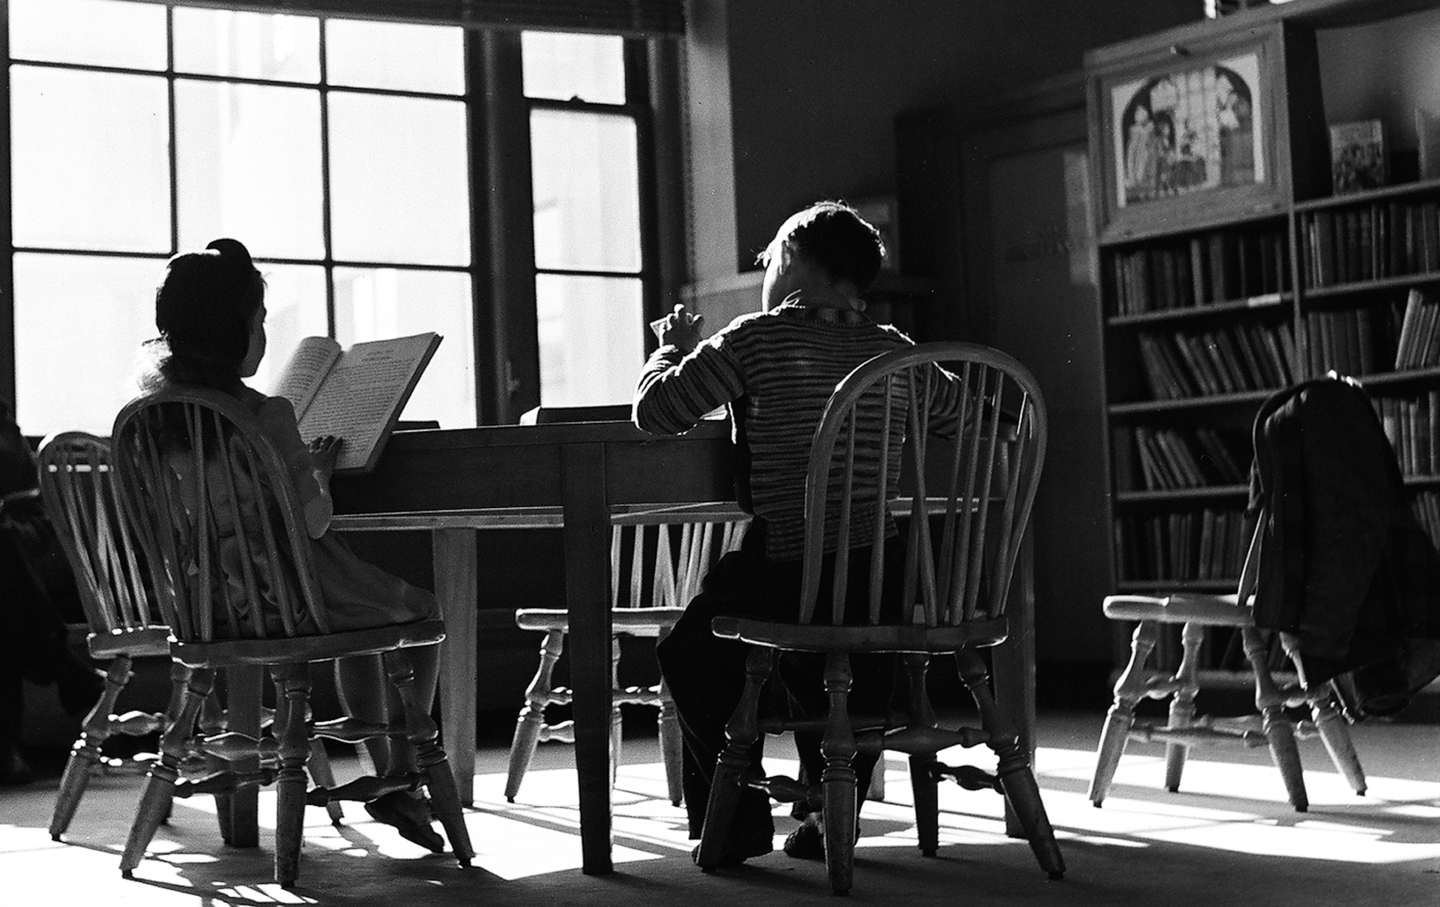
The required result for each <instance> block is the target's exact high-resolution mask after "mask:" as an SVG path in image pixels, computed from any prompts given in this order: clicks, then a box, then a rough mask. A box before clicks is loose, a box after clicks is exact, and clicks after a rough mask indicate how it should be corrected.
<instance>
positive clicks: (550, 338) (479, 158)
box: [7, 0, 655, 434]
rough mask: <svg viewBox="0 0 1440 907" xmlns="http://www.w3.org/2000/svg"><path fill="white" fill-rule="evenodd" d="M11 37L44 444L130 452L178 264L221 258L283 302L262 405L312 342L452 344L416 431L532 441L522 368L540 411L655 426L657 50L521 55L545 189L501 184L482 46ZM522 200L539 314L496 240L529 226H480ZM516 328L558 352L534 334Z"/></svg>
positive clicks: (103, 10) (33, 384)
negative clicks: (651, 257) (508, 279)
mask: <svg viewBox="0 0 1440 907" xmlns="http://www.w3.org/2000/svg"><path fill="white" fill-rule="evenodd" d="M8 10H9V15H8V22H7V25H8V29H9V45H10V61H9V70H8V71H9V103H10V113H11V130H10V148H9V160H10V169H11V180H10V184H11V202H12V205H11V207H12V222H11V230H12V241H13V248H12V249H11V250H10V251H11V256H12V257H11V263H12V268H11V271H12V272H13V295H11V296H10V298H11V299H13V309H12V314H13V320H14V338H15V342H14V349H13V356H14V358H13V363H14V381H15V385H14V393H15V401H16V414H17V417H18V419H19V421H20V424H21V426H22V427H23V428H24V430H25V431H26V432H27V433H31V434H39V433H46V432H50V431H56V430H61V429H68V428H85V429H89V430H92V431H101V432H104V431H106V430H108V428H109V423H110V420H111V419H112V418H113V415H114V413H115V412H116V410H117V409H118V408H119V406H120V405H121V404H123V402H124V401H125V400H126V399H127V398H128V397H129V396H131V395H133V393H134V390H135V384H134V375H135V371H136V367H137V362H138V352H139V350H140V348H141V344H142V342H143V341H144V340H145V339H147V338H148V337H150V336H152V335H153V334H154V332H155V331H154V319H153V299H154V287H155V284H156V283H157V281H158V280H159V278H160V276H161V274H162V271H163V268H164V264H165V261H166V260H167V259H168V258H169V257H170V256H171V255H174V254H175V253H176V252H179V251H187V250H191V249H197V248H202V247H203V246H204V245H205V244H206V243H207V242H208V241H209V240H211V239H213V238H215V237H218V236H233V237H236V238H238V239H240V240H242V241H244V242H245V243H246V244H247V245H248V246H249V247H250V249H251V252H252V253H253V254H254V255H255V257H256V260H257V264H258V266H259V267H260V269H261V271H262V272H263V273H264V275H265V278H266V281H267V285H268V297H267V305H268V308H269V318H268V326H269V331H270V352H269V354H268V355H267V357H266V363H265V364H264V366H262V371H261V373H260V374H259V375H257V376H256V379H255V381H254V382H253V383H254V384H255V386H257V387H259V388H260V389H262V390H263V389H266V388H267V387H268V385H269V382H270V381H272V380H273V378H274V376H275V373H276V372H277V371H278V370H279V367H280V366H281V365H283V363H284V361H285V359H286V357H287V356H288V355H289V353H290V351H291V350H292V349H293V348H294V345H295V344H296V342H297V341H298V340H299V339H300V338H301V337H303V336H306V335H310V334H328V335H330V336H333V337H335V338H336V339H338V340H339V341H340V342H341V343H343V344H347V345H348V344H350V343H353V342H355V341H359V340H366V339H372V338H376V337H384V336H395V335H400V334H408V333H417V332H419V331H424V330H435V331H438V332H440V333H441V334H443V335H444V337H445V339H444V342H443V343H442V344H441V346H440V349H439V351H438V352H437V354H436V356H435V358H434V360H433V361H432V362H431V364H430V367H429V369H428V371H427V372H426V375H425V377H424V378H423V379H422V381H421V382H420V384H419V386H418V387H417V389H416V392H415V395H414V397H413V398H412V400H411V402H410V405H409V406H408V407H407V409H406V413H405V414H404V418H407V419H435V420H438V421H439V422H440V424H441V425H443V426H445V427H447V428H448V427H464V426H470V425H475V424H477V422H482V421H489V420H490V419H491V418H492V417H494V416H495V415H497V414H499V415H502V416H505V415H514V414H515V413H513V412H509V410H511V409H514V404H515V403H516V401H515V400H510V401H509V405H508V406H507V402H506V401H507V398H506V397H505V394H506V393H507V392H508V391H506V390H505V389H502V388H495V387H492V386H491V385H493V384H495V383H497V382H496V381H495V380H494V378H493V377H492V376H494V375H496V374H500V373H509V372H510V371H511V370H512V367H511V363H512V362H513V361H518V362H538V376H535V375H529V376H527V377H530V378H531V379H532V383H538V388H535V389H532V390H531V391H530V392H529V394H528V398H527V397H526V396H525V395H522V396H521V397H520V398H519V402H523V403H527V404H529V405H533V403H535V402H544V403H545V404H547V405H573V404H594V403H613V402H622V401H626V400H628V399H629V395H630V390H631V388H632V387H633V382H634V377H635V372H636V369H637V368H638V366H639V364H640V361H641V358H642V356H643V351H644V348H645V322H646V320H647V317H646V316H647V300H649V299H652V298H654V291H655V288H654V287H653V282H654V277H653V273H654V265H653V262H649V261H646V260H645V258H646V256H645V255H644V254H643V252H642V250H644V249H645V248H647V246H646V243H645V242H644V241H643V237H642V228H643V225H644V224H646V223H647V218H646V217H645V216H643V204H644V199H646V198H647V197H648V196H647V194H646V193H645V192H643V191H642V186H641V174H642V173H644V172H647V171H646V169H645V166H644V159H645V155H646V154H648V153H650V152H649V150H648V149H646V148H645V147H643V144H642V136H643V135H644V134H645V124H646V123H648V119H647V118H648V116H649V113H648V110H647V109H646V108H645V104H644V95H643V92H638V91H637V89H636V83H637V82H641V81H643V79H644V77H645V73H644V70H643V63H644V60H645V56H644V54H643V53H639V54H637V53H636V52H635V51H636V49H637V47H638V48H643V46H644V42H643V41H638V40H636V39H625V38H621V37H619V36H608V35H571V34H561V33H530V32H526V33H524V34H523V35H519V36H514V35H512V36H508V38H507V39H513V40H514V41H515V42H517V43H518V45H519V49H520V53H519V54H518V55H516V56H515V57H514V59H516V60H518V61H519V67H520V69H521V71H520V72H517V73H516V74H515V76H514V78H513V79H510V80H508V81H511V82H513V83H514V84H515V86H516V88H515V89H514V90H515V91H516V92H517V93H520V94H522V95H523V97H521V98H519V99H517V103H515V104H513V105H511V109H513V110H514V111H516V113H515V114H513V116H515V117H520V116H525V117H527V118H528V119H527V120H526V122H524V123H521V124H517V127H516V128H520V129H523V130H525V131H526V133H527V134H528V136H529V146H530V160H529V167H528V170H529V172H525V168H526V163H525V161H524V160H521V161H520V163H519V164H518V165H517V164H513V163H511V162H509V161H508V159H507V158H506V156H504V155H500V156H498V158H499V159H494V158H493V157H492V159H489V160H487V159H486V158H485V156H484V155H485V150H484V146H485V136H484V134H483V132H482V129H483V126H482V125H481V124H493V123H494V115H493V114H492V113H491V112H490V111H488V110H486V109H484V105H487V104H493V103H495V99H494V97H493V96H494V94H495V92H494V91H493V90H491V91H489V92H487V91H486V86H485V85H484V80H483V78H482V77H481V76H480V75H478V74H479V73H482V72H483V73H490V72H493V71H494V67H493V66H490V67H486V66H483V65H482V61H481V60H479V59H477V57H479V56H480V55H481V53H482V50H481V48H482V46H483V42H482V41H481V40H480V39H479V38H478V37H477V36H476V34H475V33H467V32H466V31H465V30H464V29H461V28H459V27H454V26H442V25H415V24H401V23H394V22H370V21H362V20H354V19H338V18H326V17H317V16H292V15H271V14H267V13H257V12H243V11H225V10H217V9H213V8H199V7H187V6H185V5H183V4H175V5H165V4H157V3H136V2H122V0H9V3H8ZM497 180H524V181H528V183H529V185H530V186H531V187H532V189H533V202H534V213H533V239H534V262H533V269H532V271H531V273H530V274H528V275H516V276H515V277H514V278H512V279H524V280H531V281H533V285H531V286H526V287H523V288H515V287H511V288H510V289H511V290H523V292H518V291H517V292H508V291H507V288H506V287H505V286H503V285H499V284H497V283H496V281H495V280H494V279H492V278H493V275H492V273H491V270H490V268H489V265H488V263H487V259H488V258H490V257H492V256H490V255H487V252H486V250H487V249H488V248H493V247H494V243H495V242H496V235H498V236H499V237H500V241H502V242H503V237H504V235H505V234H507V233H509V234H511V235H513V234H514V231H515V230H516V229H517V226H518V225H516V224H513V223H507V224H503V225H500V224H493V223H490V222H489V221H490V220H493V218H490V219H487V218H485V217H483V216H477V214H476V211H477V205H478V206H479V208H478V210H481V211H484V209H485V201H484V200H485V198H486V195H487V191H486V190H487V188H488V187H489V185H490V184H493V183H494V182H495V181H497ZM522 214H523V212H522ZM486 230H489V231H492V232H493V233H495V234H496V235H483V233H484V231H486ZM476 233H481V234H482V235H478V236H477V235H475V234H476ZM501 294H503V295H505V296H507V297H511V298H506V299H504V300H499V299H493V298H492V297H493V296H496V295H501ZM531 300H533V303H534V305H533V311H531V310H530V301H531ZM516 319H521V320H527V319H533V326H534V329H533V331H518V332H517V331H514V330H507V328H506V324H507V323H510V324H513V323H514V321H515V320H516ZM516 338H520V340H519V341H517V340H516ZM517 342H520V343H523V344H527V345H533V347H534V348H533V349H514V348H513V346H514V344H515V343H517Z"/></svg>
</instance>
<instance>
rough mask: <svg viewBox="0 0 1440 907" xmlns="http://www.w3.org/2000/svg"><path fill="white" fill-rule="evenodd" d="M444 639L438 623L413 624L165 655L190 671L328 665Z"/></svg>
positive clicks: (195, 646)
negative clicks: (340, 660)
mask: <svg viewBox="0 0 1440 907" xmlns="http://www.w3.org/2000/svg"><path fill="white" fill-rule="evenodd" d="M444 638H445V623H444V621H441V620H417V621H412V622H411V623H407V624H392V625H390V626H385V627H371V628H367V629H364V630H349V631H346V632H343V633H327V634H325V635H323V636H294V637H289V638H286V637H277V638H274V639H224V640H215V641H213V642H205V643H198V642H180V641H178V640H177V641H172V642H171V644H170V654H171V657H173V658H174V659H175V660H176V661H178V662H180V663H181V664H184V665H186V666H188V667H192V668H201V667H209V668H223V667H227V666H229V665H241V664H250V665H275V664H296V663H300V662H307V661H330V660H333V659H336V658H340V657H342V656H346V655H377V654H379V653H381V652H390V651H394V650H395V649H407V648H410V647H412V646H428V645H434V644H435V643H438V642H440V641H441V640H443V639H444Z"/></svg>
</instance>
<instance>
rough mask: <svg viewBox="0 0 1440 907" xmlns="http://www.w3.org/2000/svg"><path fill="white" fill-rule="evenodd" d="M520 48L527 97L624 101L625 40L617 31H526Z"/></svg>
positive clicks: (620, 102) (599, 101)
mask: <svg viewBox="0 0 1440 907" xmlns="http://www.w3.org/2000/svg"><path fill="white" fill-rule="evenodd" d="M520 52H521V59H522V60H523V61H524V69H525V94H526V95H527V96H528V97H532V98H556V99H559V100H561V101H568V100H570V99H571V98H577V99H579V100H582V101H590V102H592V103H595V104H623V103H625V40H624V39H623V38H621V37H620V36H619V35H566V34H560V33H558V32H530V31H527V32H524V33H523V34H522V35H521V36H520Z"/></svg>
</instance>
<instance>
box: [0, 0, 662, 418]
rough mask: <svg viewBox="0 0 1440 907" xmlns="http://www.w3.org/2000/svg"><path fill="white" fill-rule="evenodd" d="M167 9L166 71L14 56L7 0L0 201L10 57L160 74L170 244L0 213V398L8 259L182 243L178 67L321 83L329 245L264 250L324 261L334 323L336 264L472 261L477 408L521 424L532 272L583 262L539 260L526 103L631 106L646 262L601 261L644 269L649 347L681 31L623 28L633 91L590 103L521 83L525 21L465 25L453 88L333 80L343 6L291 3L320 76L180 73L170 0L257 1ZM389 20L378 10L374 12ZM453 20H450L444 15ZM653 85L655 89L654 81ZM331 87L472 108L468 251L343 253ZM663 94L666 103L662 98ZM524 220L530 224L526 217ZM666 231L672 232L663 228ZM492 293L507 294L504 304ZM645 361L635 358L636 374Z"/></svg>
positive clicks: (533, 339)
mask: <svg viewBox="0 0 1440 907" xmlns="http://www.w3.org/2000/svg"><path fill="white" fill-rule="evenodd" d="M163 5H164V6H165V8H166V64H165V69H164V70H163V71H158V70H141V69H131V68H128V67H116V66H105V65H92V64H71V63H59V62H53V61H36V60H28V59H22V60H16V59H12V58H11V55H10V25H9V6H10V4H9V0H0V55H3V61H4V71H3V75H0V79H3V83H4V84H3V90H0V205H3V208H4V210H7V211H8V210H10V209H11V204H12V201H13V198H12V176H13V175H12V168H11V165H12V135H11V125H10V106H11V104H10V97H11V96H10V89H11V79H10V71H11V70H10V68H11V66H12V65H17V64H19V65H26V66H36V67H51V68H57V69H65V70H71V71H87V72H99V73H106V72H109V73H114V74H127V73H138V74H144V75H147V76H157V77H163V78H164V79H165V80H166V86H167V87H166V91H167V95H168V105H169V114H170V116H169V122H168V123H167V127H166V128H167V130H168V138H169V143H168V144H169V152H168V153H169V161H168V166H169V192H170V197H169V205H170V237H169V241H170V249H169V250H168V251H167V252H128V251H115V250H94V249H64V248H41V247H33V246H16V244H15V241H14V239H15V238H14V231H13V220H12V218H11V217H4V218H0V401H3V402H4V403H6V404H8V405H9V406H10V407H11V410H12V411H13V410H14V408H15V404H16V388H17V378H18V376H17V374H16V361H17V344H18V343H19V342H21V341H22V339H23V338H19V337H17V335H16V330H15V305H14V285H15V272H14V263H15V256H16V255H17V254H28V253H41V254H47V253H48V254H65V255H76V256H80V255H94V256H101V257H121V258H128V259H137V260H139V259H145V260H152V261H154V262H155V264H156V270H157V272H158V271H159V269H160V267H161V266H162V265H163V263H164V262H165V261H166V260H168V258H170V257H171V256H172V255H174V254H176V253H177V252H179V251H181V249H180V248H179V230H180V225H179V205H178V191H179V186H178V179H179V170H178V167H177V163H178V161H177V151H176V123H175V94H176V84H177V82H178V81H179V80H182V79H183V80H193V81H202V82H212V83H230V84H241V85H263V86H277V87H283V88H300V89H306V90H311V91H315V92H317V93H318V96H319V99H320V105H319V108H320V111H319V128H320V153H321V174H320V179H321V187H320V190H321V204H322V210H321V229H322V236H323V242H324V249H323V255H322V256H321V257H317V258H287V257H279V258H275V257H267V258H264V259H259V260H257V262H258V263H259V264H260V265H261V266H262V268H263V266H264V265H266V264H275V265H303V266H312V267H314V266H319V267H322V268H323V270H324V275H325V319H326V324H327V326H328V330H329V332H330V333H331V334H332V335H333V334H334V331H335V315H336V313H335V269H336V268H377V267H382V268H395V269H397V270H410V271H440V272H446V273H465V274H467V275H468V276H469V277H470V286H471V314H472V326H473V332H474V336H473V337H472V342H473V350H474V357H475V361H474V371H473V374H474V380H475V388H474V391H475V401H476V413H475V420H476V424H478V425H487V424H505V423H513V422H515V421H516V420H517V419H518V417H519V416H520V415H521V414H522V413H523V412H525V411H527V410H529V409H531V408H533V407H534V406H537V405H539V402H540V399H539V387H540V366H539V340H538V336H537V330H536V327H537V326H536V309H535V279H536V277H537V275H538V274H540V273H581V274H589V273H592V272H570V271H563V270H556V269H540V268H538V267H537V265H536V262H535V256H534V237H533V203H532V198H531V189H530V187H531V172H530V149H529V143H530V128H529V122H530V112H531V110H533V109H536V108H537V107H538V108H544V109H574V110H581V109H583V110H586V111H587V112H591V111H596V112H604V113H607V114H618V115H623V116H627V117H629V118H631V119H633V120H634V122H635V128H636V142H637V148H636V153H637V156H636V166H637V169H638V173H637V178H638V185H639V189H640V200H639V201H640V212H639V221H640V238H641V247H640V254H641V260H640V268H639V270H638V271H637V272H605V273H604V276H611V277H616V276H618V277H631V278H638V279H639V280H640V283H641V288H642V289H641V293H642V310H643V313H644V316H645V317H644V320H643V321H642V323H641V324H638V325H636V330H639V331H641V332H642V334H643V335H644V348H645V349H646V350H647V351H649V350H651V349H653V348H654V340H653V338H651V337H649V336H648V335H649V331H648V329H647V328H646V324H645V322H648V321H649V320H650V319H652V318H654V317H656V316H657V315H658V314H659V311H660V309H661V307H662V305H661V300H662V299H665V298H672V297H674V296H675V295H677V294H678V291H679V287H680V284H681V282H682V280H683V271H684V265H683V260H684V251H683V249H684V241H683V234H682V233H681V229H680V227H681V225H682V224H683V216H682V211H681V204H682V193H681V192H680V191H679V187H678V186H666V185H664V184H663V180H665V179H671V180H677V179H678V175H679V173H680V163H679V160H680V148H679V143H678V136H679V132H680V123H679V104H678V100H677V99H678V90H679V85H680V68H679V55H678V51H677V50H676V49H675V44H676V42H675V41H673V40H672V39H669V38H665V37H649V38H647V37H636V36H633V35H626V36H622V37H623V39H624V44H623V47H624V71H625V86H626V89H625V90H626V98H625V102H624V103H623V104H618V105H617V104H593V103H589V102H576V101H554V100H549V99H540V98H527V97H526V96H525V94H524V87H523V77H522V60H521V47H520V45H521V33H520V32H519V31H517V30H509V29H505V30H502V29H475V28H466V29H465V30H464V33H463V36H462V42H463V60H464V63H463V65H464V69H465V72H464V87H463V91H462V93H461V94H459V95H454V94H445V93H439V92H430V91H415V90H403V89H378V88H365V87H353V86H347V85H332V84H330V83H329V81H328V72H327V61H326V27H325V23H326V22H327V21H328V20H331V19H337V18H341V17H339V16H332V15H327V14H324V13H318V14H312V13H303V12H297V13H295V15H302V16H306V17H313V18H315V19H317V20H318V21H319V47H318V53H319V55H320V61H319V63H320V65H319V75H318V81H317V82H314V83H309V82H299V81H292V80H284V79H264V78H254V77H241V76H219V75H206V74H194V73H182V72H177V70H176V69H175V41H176V35H175V27H174V20H175V9H176V8H177V7H185V6H193V7H206V8H211V9H216V8H221V9H225V10H229V11H234V12H253V11H254V10H253V9H249V8H247V7H245V6H244V5H243V4H236V5H233V6H230V5H222V4H217V3H214V2H210V3H205V2H200V3H191V2H186V0H168V2H164V4H163ZM372 21H384V20H379V19H377V20H372ZM436 24H441V25H445V24H449V23H443V22H442V23H436ZM657 87H658V88H659V90H658V91H657ZM334 92H340V93H355V94H374V95H383V96H390V97H412V98H426V99H443V100H446V101H456V100H458V101H460V102H461V103H462V104H463V105H464V109H465V118H466V126H465V131H466V137H467V145H468V147H467V149H466V158H467V166H468V170H469V174H468V175H469V198H468V204H469V223H470V264H469V266H468V267H466V266H460V265H435V264H419V263H410V262H403V263H397V262H386V261H375V260H361V259H338V258H336V257H334V251H333V248H332V239H333V236H332V221H331V218H332V212H331V184H330V129H329V103H328V101H329V97H330V95H331V94H332V93H334ZM657 95H659V96H660V98H661V100H662V101H663V103H660V104H657V103H655V98H656V96H657ZM522 224H523V225H524V226H523V227H522V226H520V225H522ZM667 233H668V236H667ZM497 300H503V301H504V303H503V304H500V303H498V302H497ZM639 366H640V363H636V369H637V373H638V369H639Z"/></svg>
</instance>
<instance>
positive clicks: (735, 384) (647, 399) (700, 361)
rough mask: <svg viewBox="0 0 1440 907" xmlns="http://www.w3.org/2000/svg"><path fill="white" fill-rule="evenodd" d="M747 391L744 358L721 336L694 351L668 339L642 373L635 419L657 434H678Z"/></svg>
mask: <svg viewBox="0 0 1440 907" xmlns="http://www.w3.org/2000/svg"><path fill="white" fill-rule="evenodd" d="M744 390H745V382H744V380H743V378H742V376H741V374H740V369H739V365H738V363H736V362H735V360H734V358H732V356H731V355H730V351H729V350H728V349H727V348H725V346H724V344H723V343H721V342H717V338H711V339H710V340H708V341H706V342H704V343H702V344H700V345H699V346H698V347H696V348H695V351H694V352H692V353H689V354H688V355H687V354H686V353H685V352H683V351H682V350H681V349H680V348H679V347H678V346H675V345H673V344H666V345H664V346H661V347H660V348H659V349H657V350H656V351H655V352H654V353H653V354H652V355H651V356H650V360H649V361H648V362H646V363H645V368H644V370H643V371H642V372H641V373H640V381H639V383H638V384H637V385H636V388H635V400H634V404H633V407H632V409H631V419H632V420H633V421H634V423H635V424H636V425H637V426H638V427H640V428H642V429H644V430H645V431H648V432H650V433H651V434H657V435H678V434H681V433H683V432H686V431H689V430H690V429H691V428H694V427H695V423H697V422H699V421H700V419H701V417H703V416H704V415H705V414H706V413H708V412H710V411H711V410H714V409H715V408H717V407H719V406H723V405H724V404H726V403H729V402H730V401H732V400H735V399H737V398H738V397H740V396H741V395H742V394H743V393H744Z"/></svg>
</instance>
